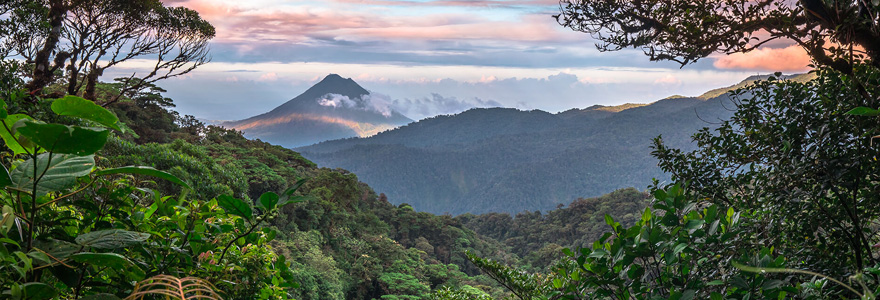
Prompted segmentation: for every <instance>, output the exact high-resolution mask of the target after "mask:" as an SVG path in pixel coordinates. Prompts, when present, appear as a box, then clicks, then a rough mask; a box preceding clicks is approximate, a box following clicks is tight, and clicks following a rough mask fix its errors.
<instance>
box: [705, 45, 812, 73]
mask: <svg viewBox="0 0 880 300" xmlns="http://www.w3.org/2000/svg"><path fill="white" fill-rule="evenodd" d="M809 64H810V56H809V55H808V54H807V52H805V51H804V49H803V48H801V47H798V46H789V47H785V48H761V49H757V50H754V51H751V52H748V53H734V54H731V55H728V56H723V57H720V58H718V59H717V60H716V61H715V64H714V65H715V67H716V68H719V69H740V70H757V71H770V72H777V71H779V72H803V71H807V70H809V69H810V68H809V67H808V66H807V65H809Z"/></svg>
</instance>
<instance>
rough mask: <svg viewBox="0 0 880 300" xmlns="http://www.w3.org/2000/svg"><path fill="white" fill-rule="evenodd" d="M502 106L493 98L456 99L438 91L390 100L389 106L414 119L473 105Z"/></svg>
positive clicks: (463, 109) (458, 111) (451, 111)
mask: <svg viewBox="0 0 880 300" xmlns="http://www.w3.org/2000/svg"><path fill="white" fill-rule="evenodd" d="M502 106H504V105H502V104H501V103H499V102H498V101H494V100H482V99H480V98H476V97H474V98H469V99H458V98H456V97H444V96H442V95H440V94H438V93H431V97H422V98H414V99H398V100H394V101H393V102H391V107H392V108H394V110H396V111H399V112H401V113H403V114H404V115H406V116H408V117H410V118H416V119H422V118H426V117H431V116H436V115H448V114H457V113H460V112H463V111H466V110H468V109H471V108H474V107H502Z"/></svg>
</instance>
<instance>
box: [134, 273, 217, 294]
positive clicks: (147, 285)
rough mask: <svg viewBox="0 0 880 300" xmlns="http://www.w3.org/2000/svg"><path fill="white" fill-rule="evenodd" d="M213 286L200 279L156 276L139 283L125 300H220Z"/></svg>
mask: <svg viewBox="0 0 880 300" xmlns="http://www.w3.org/2000/svg"><path fill="white" fill-rule="evenodd" d="M214 289H215V288H214V285H212V284H211V283H210V282H208V281H205V280H204V279H201V278H196V277H185V278H177V277H174V276H169V275H157V276H153V277H150V278H148V279H145V280H144V281H141V282H139V283H138V284H137V285H135V287H134V291H133V292H132V293H131V295H129V296H128V297H127V298H125V300H141V299H157V298H158V299H169V300H196V299H199V300H201V299H207V300H222V299H223V298H222V297H220V295H218V294H217V292H214Z"/></svg>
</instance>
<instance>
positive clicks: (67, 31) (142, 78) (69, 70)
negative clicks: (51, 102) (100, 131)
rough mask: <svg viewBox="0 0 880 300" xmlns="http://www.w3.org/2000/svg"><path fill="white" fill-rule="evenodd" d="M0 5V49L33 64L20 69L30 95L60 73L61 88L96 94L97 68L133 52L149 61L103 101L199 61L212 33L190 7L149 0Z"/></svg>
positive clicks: (123, 59)
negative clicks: (1, 17)
mask: <svg viewBox="0 0 880 300" xmlns="http://www.w3.org/2000/svg"><path fill="white" fill-rule="evenodd" d="M0 11H2V12H3V13H4V14H8V15H9V16H10V18H9V20H8V22H3V23H0V32H2V33H4V34H3V35H2V40H3V44H4V46H3V48H4V49H3V50H4V51H3V53H4V54H15V55H18V56H20V57H23V58H24V59H25V60H26V61H27V62H28V63H30V64H33V65H32V69H31V70H27V73H29V76H28V77H30V78H32V80H31V81H30V82H29V83H28V85H27V90H28V92H29V93H30V94H37V92H39V91H42V90H43V88H45V87H46V86H47V85H49V84H51V83H53V82H54V81H55V80H57V79H59V78H63V79H64V80H66V82H65V83H64V85H65V86H66V89H65V90H66V94H70V95H79V94H80V93H81V94H82V96H83V97H85V98H86V99H89V100H97V99H98V93H97V86H98V78H99V77H100V76H101V75H103V73H104V71H105V70H107V69H108V68H111V67H113V66H116V65H118V64H120V63H123V62H126V61H129V60H132V59H136V58H140V59H151V60H154V61H155V63H154V64H153V68H152V69H150V70H148V71H147V72H145V73H143V74H140V75H138V74H132V75H131V76H130V77H128V78H126V80H123V81H121V82H122V85H121V86H120V87H119V93H116V94H115V95H112V96H111V97H108V98H102V99H103V100H104V104H105V105H106V104H109V103H114V102H116V101H117V100H118V99H119V98H120V96H122V95H123V94H127V93H130V92H133V91H140V90H141V89H144V88H149V85H150V84H152V83H154V82H156V81H158V80H162V79H167V78H170V77H174V76H179V75H182V74H186V73H188V72H190V71H192V70H193V69H195V68H196V67H198V66H200V65H202V64H205V63H207V62H208V60H209V57H208V43H207V42H208V41H209V40H210V39H211V38H213V37H214V35H215V31H214V27H213V26H211V24H209V23H208V22H207V21H205V20H203V19H202V18H201V17H200V16H199V14H198V12H196V11H194V10H191V9H188V8H184V7H166V6H164V5H163V3H162V2H161V1H157V0H138V1H131V0H126V1H118V0H100V1H54V0H53V1H34V0H15V1H4V2H3V3H0ZM3 56H4V57H5V56H6V55H3ZM56 71H63V72H64V74H56ZM59 73H62V72H59ZM61 95H64V94H63V93H62V94H61Z"/></svg>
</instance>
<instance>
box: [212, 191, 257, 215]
mask: <svg viewBox="0 0 880 300" xmlns="http://www.w3.org/2000/svg"><path fill="white" fill-rule="evenodd" d="M217 204H218V205H220V207H222V208H223V210H225V211H226V213H228V214H231V215H236V216H239V217H242V218H244V219H245V220H248V221H250V220H251V218H252V217H253V215H254V211H253V210H251V207H250V205H248V204H247V203H245V202H244V201H242V200H240V199H236V198H232V197H231V196H229V195H220V197H217Z"/></svg>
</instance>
